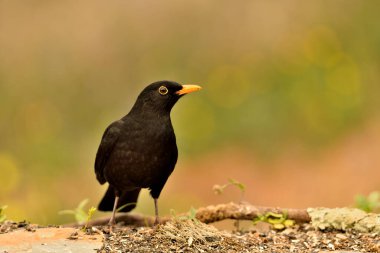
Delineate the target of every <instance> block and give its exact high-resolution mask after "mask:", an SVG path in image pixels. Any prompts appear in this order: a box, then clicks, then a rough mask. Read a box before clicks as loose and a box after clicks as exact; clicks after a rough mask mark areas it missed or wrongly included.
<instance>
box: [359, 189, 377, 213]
mask: <svg viewBox="0 0 380 253" xmlns="http://www.w3.org/2000/svg"><path fill="white" fill-rule="evenodd" d="M355 206H356V207H357V208H359V209H361V210H363V211H366V212H372V213H379V212H380V192H379V191H374V192H371V193H370V194H368V196H365V195H356V196H355Z"/></svg>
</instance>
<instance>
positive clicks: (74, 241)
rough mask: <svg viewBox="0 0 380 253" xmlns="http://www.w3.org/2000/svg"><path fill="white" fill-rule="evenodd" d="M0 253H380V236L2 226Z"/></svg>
mask: <svg viewBox="0 0 380 253" xmlns="http://www.w3.org/2000/svg"><path fill="white" fill-rule="evenodd" d="M0 232H1V233H2V234H0V252H1V253H5V252H9V253H10V252H79V253H86V252H101V253H103V252H137V253H139V252H162V253H164V252H331V251H333V252H334V251H335V252H380V236H379V235H378V234H375V233H372V234H369V233H359V232H355V231H346V232H342V231H336V230H335V231H333V230H331V231H319V230H316V229H314V228H312V227H311V226H310V225H308V224H303V225H296V226H294V227H292V228H287V229H285V230H282V231H275V230H271V229H257V228H254V227H253V228H252V229H250V230H248V231H244V232H227V231H219V230H217V229H216V228H214V227H213V226H211V225H206V224H203V223H201V222H198V221H193V220H177V219H174V220H172V221H169V222H167V223H166V224H163V225H159V226H157V227H130V226H126V227H124V226H117V227H116V228H114V229H113V231H109V228H108V227H92V228H90V229H87V230H86V231H85V232H83V231H81V230H80V229H77V228H62V227H48V228H41V227H38V226H36V225H30V224H28V223H12V222H6V223H4V224H2V225H1V226H0Z"/></svg>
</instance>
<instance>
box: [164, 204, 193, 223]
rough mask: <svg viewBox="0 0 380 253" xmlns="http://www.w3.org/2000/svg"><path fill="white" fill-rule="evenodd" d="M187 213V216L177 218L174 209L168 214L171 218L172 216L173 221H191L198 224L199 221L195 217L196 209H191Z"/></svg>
mask: <svg viewBox="0 0 380 253" xmlns="http://www.w3.org/2000/svg"><path fill="white" fill-rule="evenodd" d="M187 213H188V214H187V215H181V216H178V215H177V213H176V211H175V210H174V209H170V214H171V216H173V218H174V219H179V220H191V221H194V222H199V220H198V219H197V217H196V215H197V209H195V208H194V207H191V208H190V210H189V211H188V212H187Z"/></svg>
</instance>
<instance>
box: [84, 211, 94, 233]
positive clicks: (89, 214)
mask: <svg viewBox="0 0 380 253" xmlns="http://www.w3.org/2000/svg"><path fill="white" fill-rule="evenodd" d="M95 211H96V208H95V207H93V206H92V207H91V208H90V209H88V213H87V219H86V224H85V225H84V227H83V228H82V230H83V231H86V230H87V228H88V223H89V222H90V220H91V218H92V215H93V214H94V213H95Z"/></svg>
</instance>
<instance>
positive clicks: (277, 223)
mask: <svg viewBox="0 0 380 253" xmlns="http://www.w3.org/2000/svg"><path fill="white" fill-rule="evenodd" d="M260 221H262V222H267V223H269V224H271V225H272V226H273V228H274V229H276V230H282V229H284V228H287V227H291V226H293V225H294V224H295V221H294V220H290V219H288V213H287V212H283V213H282V214H281V213H273V212H268V213H265V214H264V215H258V216H257V218H255V219H254V220H253V224H257V223H258V222H260Z"/></svg>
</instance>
